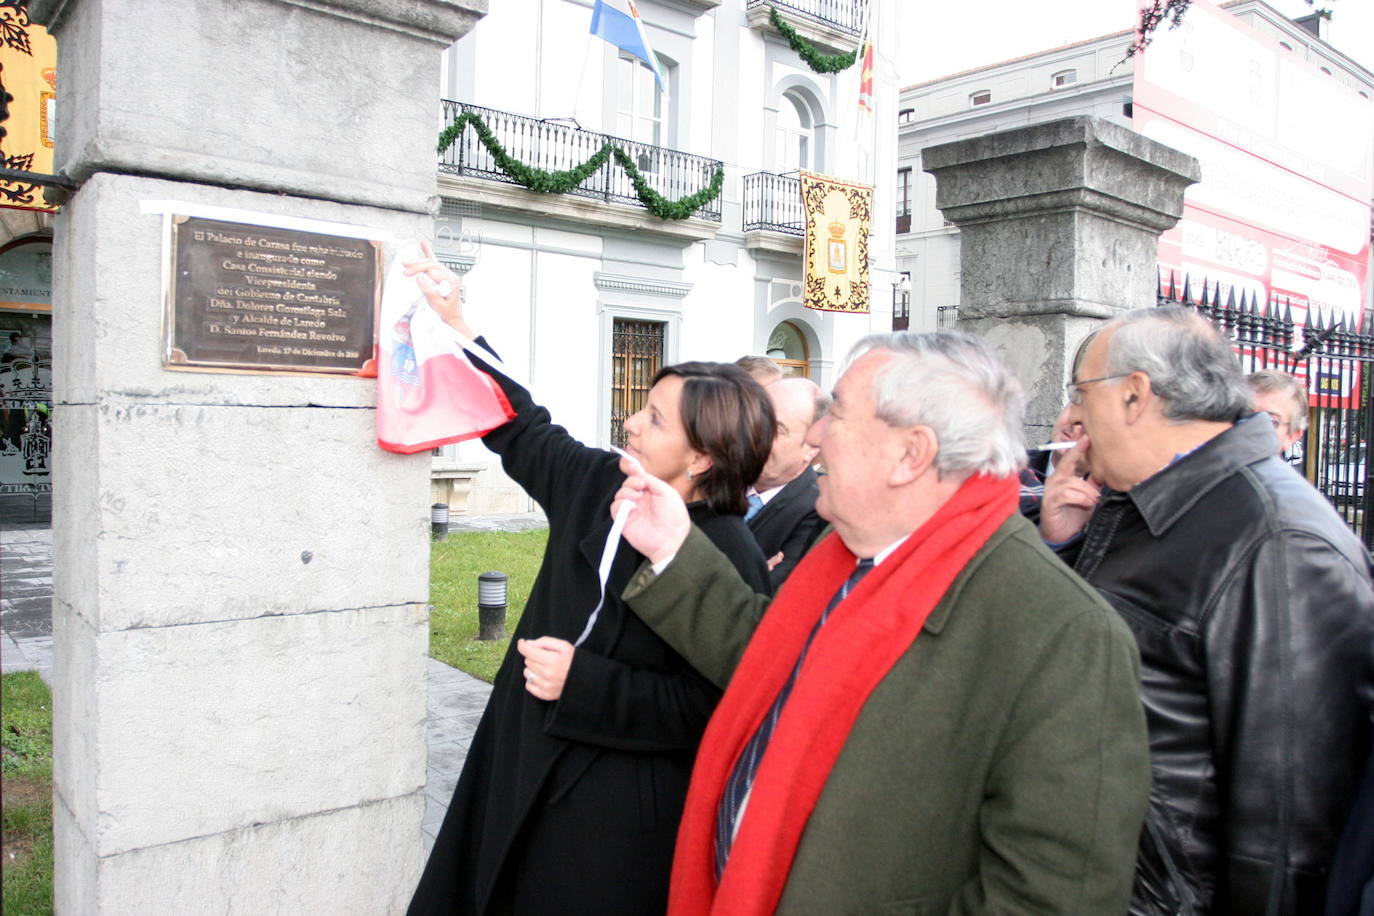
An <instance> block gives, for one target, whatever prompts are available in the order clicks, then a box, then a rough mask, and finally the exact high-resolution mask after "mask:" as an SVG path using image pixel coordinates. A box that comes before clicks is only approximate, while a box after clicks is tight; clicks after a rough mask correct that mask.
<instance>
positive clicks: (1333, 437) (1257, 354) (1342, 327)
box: [1157, 273, 1374, 548]
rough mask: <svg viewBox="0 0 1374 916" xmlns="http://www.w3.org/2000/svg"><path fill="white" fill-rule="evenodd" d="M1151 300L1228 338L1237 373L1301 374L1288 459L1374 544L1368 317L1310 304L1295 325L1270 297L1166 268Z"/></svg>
mask: <svg viewBox="0 0 1374 916" xmlns="http://www.w3.org/2000/svg"><path fill="white" fill-rule="evenodd" d="M1157 300H1158V305H1160V306H1166V305H1180V304H1183V305H1190V306H1192V307H1193V308H1194V309H1196V310H1197V311H1198V313H1199V314H1201V315H1203V316H1205V317H1206V318H1208V319H1209V320H1210V321H1211V322H1212V323H1213V324H1215V325H1216V326H1217V327H1218V328H1219V329H1220V330H1221V331H1222V332H1223V333H1224V334H1226V335H1227V336H1228V337H1229V338H1230V339H1231V342H1232V346H1233V348H1234V349H1235V351H1236V355H1237V356H1238V358H1239V359H1240V364H1241V369H1242V371H1244V372H1245V373H1247V374H1248V373H1251V372H1255V371H1257V370H1259V369H1277V370H1279V371H1280V372H1287V373H1289V374H1291V375H1296V376H1298V377H1299V378H1305V379H1306V383H1307V392H1308V423H1307V433H1306V435H1305V436H1304V437H1303V438H1302V439H1301V440H1299V442H1298V444H1297V445H1296V446H1294V448H1293V453H1292V455H1291V456H1290V458H1289V460H1290V461H1291V462H1292V464H1293V465H1294V467H1295V468H1296V469H1297V470H1298V471H1299V472H1301V473H1302V474H1303V475H1304V476H1305V477H1306V478H1307V479H1308V480H1310V481H1312V483H1313V484H1314V485H1315V486H1316V487H1317V489H1319V490H1321V491H1322V493H1324V494H1325V495H1326V498H1327V499H1328V500H1329V501H1330V502H1331V504H1332V505H1333V506H1335V507H1336V511H1337V512H1339V513H1340V514H1341V516H1342V517H1343V518H1344V519H1345V521H1346V523H1347V524H1349V525H1350V527H1351V528H1352V529H1353V530H1354V531H1355V533H1356V534H1357V535H1359V537H1360V539H1361V540H1362V541H1364V544H1365V547H1366V548H1368V547H1370V546H1372V545H1374V521H1371V520H1370V502H1371V498H1374V487H1371V486H1370V485H1369V472H1370V465H1369V462H1368V461H1367V460H1366V459H1367V455H1368V449H1369V442H1370V441H1371V439H1374V410H1371V406H1370V384H1371V382H1370V374H1371V370H1374V335H1371V333H1370V329H1371V321H1374V314H1371V313H1370V312H1368V311H1366V312H1365V313H1364V314H1363V315H1362V316H1360V317H1361V319H1362V320H1360V321H1358V322H1356V321H1354V320H1353V319H1352V318H1351V317H1349V316H1344V315H1340V314H1337V313H1335V312H1332V311H1323V310H1322V309H1319V308H1316V307H1312V308H1309V309H1308V311H1307V315H1306V317H1305V318H1303V321H1302V323H1301V324H1298V323H1297V322H1295V321H1294V320H1293V303H1292V302H1291V301H1289V300H1287V299H1280V298H1279V297H1274V296H1271V297H1270V298H1269V301H1268V302H1267V303H1266V304H1264V305H1262V306H1261V305H1260V303H1259V300H1258V297H1257V296H1256V295H1254V294H1253V293H1249V292H1240V293H1237V290H1236V289H1234V288H1233V287H1228V288H1227V289H1226V291H1225V293H1223V291H1222V285H1221V284H1220V283H1213V282H1211V281H1210V280H1207V279H1203V280H1202V281H1201V283H1197V282H1195V281H1194V280H1193V279H1192V278H1191V277H1189V276H1187V275H1184V277H1183V282H1182V285H1181V286H1180V284H1179V283H1178V278H1177V275H1176V274H1174V273H1170V274H1169V277H1168V282H1167V284H1166V283H1165V282H1164V280H1163V277H1162V276H1161V280H1160V283H1159V286H1158V291H1157Z"/></svg>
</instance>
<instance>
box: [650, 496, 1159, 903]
mask: <svg viewBox="0 0 1374 916" xmlns="http://www.w3.org/2000/svg"><path fill="white" fill-rule="evenodd" d="M625 599H626V600H627V602H628V603H629V605H630V607H631V608H632V609H633V610H634V611H635V613H637V614H638V615H639V616H640V617H641V618H642V619H643V620H644V621H645V622H646V623H648V624H649V626H650V627H651V628H653V629H654V630H655V631H656V632H657V633H658V634H659V635H660V636H662V637H663V639H664V640H665V641H667V642H668V643H669V644H670V645H672V646H673V647H674V648H675V649H677V651H678V652H680V653H681V654H682V655H683V656H684V657H685V658H687V659H688V660H689V661H690V662H692V663H693V665H695V666H696V668H697V669H698V670H699V671H701V672H702V673H703V674H705V675H706V676H707V677H708V678H710V679H711V680H712V681H714V682H715V683H717V684H719V685H720V686H722V687H724V686H727V685H728V682H729V680H730V675H731V673H732V672H733V671H734V669H735V666H736V665H737V664H738V662H739V659H740V657H741V655H742V653H743V651H744V647H745V645H746V644H747V643H748V641H749V637H750V634H751V633H752V632H753V629H754V626H755V625H756V623H757V621H758V620H759V619H760V617H761V616H762V614H763V613H764V612H765V611H766V610H767V608H768V604H769V599H767V598H765V597H764V596H762V595H756V594H754V593H753V592H752V591H751V590H750V589H749V588H748V587H747V586H745V585H744V584H743V582H742V581H741V580H740V578H739V576H738V575H737V574H736V573H735V570H734V568H733V567H731V565H730V563H729V561H728V560H726V559H725V558H724V557H723V556H722V555H721V554H720V552H719V551H717V550H716V549H715V548H714V547H713V546H712V545H711V544H710V542H709V541H707V540H706V538H705V537H704V536H703V535H702V534H701V533H700V532H698V531H696V530H695V529H693V531H692V533H691V534H690V535H689V537H688V539H687V541H686V542H685V543H684V544H683V547H682V549H681V550H680V551H679V552H678V554H677V557H676V558H675V559H674V560H673V562H672V563H671V564H670V565H669V566H668V567H667V568H666V569H665V570H664V571H663V573H662V574H661V575H658V576H655V575H654V573H653V571H652V570H651V569H650V568H649V566H648V564H647V563H646V564H644V565H643V566H642V567H641V568H640V570H639V571H638V572H637V573H636V575H635V577H634V579H633V580H631V583H630V585H629V586H628V587H627V589H626V591H625ZM1149 784H1150V770H1149V757H1148V744H1147V739H1146V733H1145V716H1144V712H1143V710H1142V707H1141V703H1140V662H1139V656H1138V655H1137V652H1136V645H1135V640H1134V639H1133V638H1132V637H1131V634H1130V632H1129V630H1127V628H1126V627H1125V625H1124V624H1123V623H1122V622H1121V620H1120V618H1119V617H1118V616H1117V614H1116V613H1114V612H1113V611H1112V610H1111V609H1110V608H1109V607H1108V606H1107V605H1106V604H1105V603H1104V602H1103V601H1102V599H1101V598H1100V597H1098V595H1097V593H1096V591H1094V590H1093V589H1092V588H1090V587H1089V586H1087V585H1086V584H1085V583H1084V582H1083V580H1082V579H1080V578H1079V577H1078V576H1077V575H1075V574H1074V573H1073V572H1072V571H1070V570H1069V569H1068V567H1066V566H1065V565H1064V564H1063V563H1061V562H1060V561H1059V560H1058V559H1056V558H1055V557H1054V555H1053V554H1051V553H1050V551H1049V550H1048V549H1046V548H1045V546H1044V545H1043V544H1042V543H1041V540H1040V537H1039V535H1038V533H1037V532H1036V531H1035V529H1034V528H1033V527H1031V526H1030V525H1029V524H1028V523H1027V522H1026V521H1025V520H1024V519H1022V518H1021V517H1020V516H1019V515H1018V516H1014V517H1012V518H1010V519H1008V520H1007V521H1006V522H1005V523H1003V524H1002V526H1001V527H1000V528H998V529H997V531H996V532H995V533H994V534H993V536H992V537H991V538H990V539H989V541H988V543H987V544H985V545H984V546H983V548H982V550H980V551H979V552H978V554H977V555H976V556H975V557H974V558H973V560H972V561H971V562H970V563H969V565H968V566H967V567H966V568H965V569H964V570H963V571H962V572H961V573H960V575H959V576H958V578H956V579H955V581H954V583H953V585H951V587H950V589H949V592H948V593H947V594H946V595H945V596H944V598H943V599H942V600H941V601H940V603H939V604H938V605H937V606H936V607H935V609H934V610H933V611H932V612H931V614H930V616H929V618H927V620H926V623H925V627H924V629H923V630H922V632H921V634H920V636H919V637H918V638H917V639H916V641H915V642H913V643H912V644H911V647H910V648H909V649H908V650H907V652H906V653H905V655H903V656H902V657H901V659H900V660H899V661H898V662H897V664H896V665H895V666H894V667H893V668H892V670H891V671H890V672H889V673H888V674H887V676H886V677H885V678H884V679H883V680H882V681H881V682H880V683H879V685H878V687H877V688H876V689H875V690H874V692H873V693H872V695H871V696H870V697H869V699H868V701H867V703H866V704H865V705H864V708H863V710H862V712H861V713H860V714H859V718H858V720H857V721H856V722H855V724H854V728H853V731H852V732H851V733H850V735H849V739H848V741H847V743H846V744H845V747H844V749H843V750H842V751H841V753H840V756H839V758H838V759H837V760H836V762H835V766H834V768H833V769H832V770H831V773H830V777H829V779H828V781H827V782H826V784H825V787H824V789H823V790H822V791H821V795H820V798H819V800H818V802H817V804H816V808H815V810H814V811H813V812H812V814H811V817H810V819H809V820H808V822H807V825H806V828H805V830H804V832H803V834H802V838H801V843H800V845H799V846H798V849H797V854H796V858H795V859H794V861H793V862H792V865H791V870H790V872H789V875H788V878H787V885H786V888H785V889H784V891H783V896H782V899H781V902H780V904H779V907H778V912H779V913H784V914H818V916H819V914H824V916H836V914H845V913H853V914H884V913H914V914H935V913H939V914H975V913H979V914H992V913H998V914H1040V913H1064V914H1070V913H1072V914H1079V916H1110V914H1120V913H1125V912H1126V908H1127V902H1128V900H1129V897H1130V889H1131V879H1132V871H1133V867H1134V863H1135V857H1136V843H1137V840H1138V837H1139V833H1140V828H1141V823H1142V820H1143V818H1144V814H1145V804H1146V798H1147V795H1148V792H1149ZM780 867H781V866H780Z"/></svg>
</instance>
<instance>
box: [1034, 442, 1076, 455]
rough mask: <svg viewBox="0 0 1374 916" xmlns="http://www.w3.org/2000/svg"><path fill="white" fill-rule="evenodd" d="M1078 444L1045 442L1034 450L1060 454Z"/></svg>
mask: <svg viewBox="0 0 1374 916" xmlns="http://www.w3.org/2000/svg"><path fill="white" fill-rule="evenodd" d="M1077 444H1078V443H1077V442H1076V441H1075V442H1046V443H1045V444H1044V445H1042V446H1040V447H1039V448H1037V449H1036V451H1038V452H1061V451H1063V450H1064V449H1066V448H1073V447H1074V446H1075V445H1077Z"/></svg>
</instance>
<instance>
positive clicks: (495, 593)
mask: <svg viewBox="0 0 1374 916" xmlns="http://www.w3.org/2000/svg"><path fill="white" fill-rule="evenodd" d="M506 586H507V580H506V574H505V573H503V572H496V571H495V570H493V571H492V572H484V573H482V574H481V575H480V576H478V577H477V624H478V633H477V638H478V639H483V640H487V641H491V640H494V639H502V638H504V637H505V635H506Z"/></svg>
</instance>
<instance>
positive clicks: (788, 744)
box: [668, 475, 1019, 916]
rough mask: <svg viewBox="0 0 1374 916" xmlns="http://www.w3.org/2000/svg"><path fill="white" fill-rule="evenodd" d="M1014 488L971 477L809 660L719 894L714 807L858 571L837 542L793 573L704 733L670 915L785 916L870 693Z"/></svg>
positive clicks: (1012, 503) (1013, 497)
mask: <svg viewBox="0 0 1374 916" xmlns="http://www.w3.org/2000/svg"><path fill="white" fill-rule="evenodd" d="M1018 493H1019V489H1018V486H1017V480H1016V478H1015V477H987V476H985V475H978V476H975V477H971V478H969V479H968V480H967V481H965V482H964V484H963V486H961V487H960V488H959V490H958V491H957V492H956V493H955V494H954V496H953V497H952V498H951V499H950V500H949V501H948V502H947V503H945V504H944V505H943V506H941V507H940V509H939V511H937V512H936V513H935V515H934V516H933V517H931V518H930V520H928V521H927V522H926V523H925V524H924V525H922V526H921V527H920V528H919V529H917V530H916V531H915V532H913V533H912V534H911V536H910V537H908V538H907V539H906V541H905V542H904V543H903V544H902V545H901V546H900V547H898V548H897V550H896V551H895V552H893V554H892V555H891V556H889V557H888V558H887V559H885V560H884V561H883V563H882V564H881V565H879V566H877V567H876V568H874V569H873V571H872V572H870V573H869V574H868V575H867V576H866V577H864V579H863V580H862V581H861V582H860V583H859V584H858V585H857V586H855V587H854V590H853V591H852V592H851V593H850V594H849V597H848V598H846V599H845V600H844V601H843V602H842V603H841V604H840V605H839V606H838V607H837V608H835V610H834V611H832V612H831V614H830V619H829V620H828V621H827V622H826V624H825V626H823V627H822V628H821V630H820V632H819V633H817V634H816V638H815V640H814V641H813V642H812V643H811V648H810V650H809V651H808V652H807V656H806V662H805V663H804V665H803V667H802V671H801V674H800V676H798V678H797V682H796V685H795V686H794V687H793V689H792V694H791V696H790V697H789V698H788V700H787V704H786V705H785V706H784V707H783V712H782V717H781V718H780V719H779V720H778V724H777V727H776V729H775V730H774V731H773V736H772V739H771V740H770V741H769V744H768V750H767V751H766V752H765V753H764V756H763V760H762V762H761V763H760V764H759V768H758V771H757V773H756V774H755V779H754V786H753V790H752V791H751V793H750V796H749V808H748V810H747V811H746V812H745V814H744V816H743V820H742V822H741V823H740V828H739V834H738V835H737V836H736V838H735V842H734V845H733V846H732V848H731V851H730V858H729V861H728V862H727V864H726V867H725V872H724V874H722V876H721V883H720V886H719V887H717V886H716V881H715V867H714V863H715V846H714V843H715V823H716V810H717V808H718V806H719V804H720V799H721V795H722V794H723V792H724V790H725V784H726V781H727V780H728V779H729V777H730V771H731V769H732V768H733V767H734V764H735V760H736V759H737V758H738V757H739V755H740V752H741V751H742V750H743V749H744V745H745V744H746V743H747V742H748V741H749V739H750V737H751V736H752V735H753V734H754V731H755V730H756V729H757V728H758V725H759V722H761V721H762V720H763V717H764V715H765V714H766V713H767V711H768V709H769V707H770V706H771V705H772V703H773V701H774V699H776V697H777V695H778V691H779V690H781V689H782V686H783V683H784V682H785V681H786V680H787V677H788V675H789V674H790V673H791V670H792V666H793V665H794V664H795V663H796V660H797V656H798V655H800V654H801V649H802V645H803V644H804V643H805V642H806V637H807V634H809V633H810V632H811V629H812V628H813V627H814V626H815V624H816V621H817V620H819V619H820V616H821V613H822V612H823V611H824V610H825V607H826V605H827V604H829V603H830V599H831V598H832V597H833V596H834V594H835V592H836V591H838V590H839V588H840V586H841V585H842V584H843V583H844V581H845V579H847V578H848V577H849V575H850V573H852V572H853V571H854V564H855V557H854V554H852V553H850V552H849V550H848V548H846V547H845V546H844V544H843V543H841V542H840V539H839V537H838V536H837V535H834V534H832V535H830V536H829V537H827V538H826V539H825V540H823V541H821V542H820V543H819V544H817V545H816V546H815V547H814V548H813V549H812V550H811V551H810V552H809V553H808V554H807V555H806V557H805V558H804V559H803V560H802V562H801V563H800V564H799V565H798V566H797V568H796V569H795V570H793V572H792V575H791V576H790V577H789V578H788V580H787V582H786V584H785V585H784V586H783V589H782V591H781V592H779V593H778V596H777V598H776V599H775V600H774V601H773V604H772V606H771V607H770V608H769V609H768V612H767V614H765V615H764V618H763V620H762V622H760V624H759V627H758V629H757V630H756V631H755V633H754V636H753V639H752V640H751V641H750V643H749V647H748V648H747V649H746V650H745V652H744V657H743V658H742V659H741V660H740V664H739V667H738V668H737V669H736V670H735V673H734V676H733V677H732V678H731V679H730V686H729V689H727V690H726V691H725V696H724V698H722V700H721V702H720V705H719V706H718V707H717V708H716V712H715V715H713V716H712V717H711V722H710V724H709V725H708V726H707V728H706V734H705V736H704V737H703V738H702V742H701V749H700V751H699V752H698V753H697V760H696V766H695V768H694V769H693V771H692V784H691V788H690V789H689V791H688V793H687V805H686V808H685V809H684V811H683V814H682V826H681V828H680V829H679V830H678V837H677V855H676V857H675V858H674V860H673V883H672V890H671V892H670V895H669V900H668V912H669V914H670V916H689V914H691V916H695V914H704V913H710V914H713V916H717V914H719V916H724V914H729V916H764V914H769V913H772V912H773V911H774V909H776V907H777V905H778V900H779V899H780V898H781V897H782V891H783V888H784V886H785V885H786V883H787V876H788V873H789V871H790V870H791V867H792V859H793V857H794V856H795V855H796V852H797V844H798V843H799V842H800V841H801V835H802V831H803V830H804V829H805V827H806V822H807V820H808V819H809V818H810V816H811V811H812V809H814V808H815V806H816V800H817V798H818V797H819V796H820V794H821V789H822V788H823V787H824V785H825V782H826V780H827V779H828V778H829V776H830V768H831V767H832V766H834V764H835V760H836V758H837V757H839V754H840V751H841V750H842V749H843V747H844V743H845V741H846V739H847V738H848V737H849V730H850V729H851V728H852V727H853V725H854V720H855V719H857V718H858V716H859V712H860V710H861V709H863V705H864V703H865V702H867V700H868V696H869V694H870V693H872V692H873V689H874V688H875V687H877V685H878V684H879V683H880V682H881V681H882V679H883V678H884V677H886V676H887V672H888V671H889V670H890V669H891V668H892V666H893V665H894V664H896V662H897V660H898V659H899V658H901V657H902V656H903V655H904V654H905V653H906V651H907V649H909V648H910V647H911V643H912V642H913V641H914V640H915V639H916V636H917V635H918V634H919V633H920V632H921V627H922V626H923V625H924V624H925V620H926V617H927V616H928V615H929V614H930V612H931V611H932V610H933V609H934V608H935V605H936V604H938V603H939V602H940V599H941V598H942V597H944V594H945V591H946V590H947V589H948V588H949V586H950V583H952V582H953V581H954V578H955V576H957V575H958V574H959V573H960V571H961V570H963V568H964V567H965V566H967V565H968V563H969V561H970V560H971V559H973V556H974V554H976V553H977V552H978V551H979V549H981V548H982V546H983V544H985V543H986V542H987V540H988V538H989V537H991V536H992V533H993V532H994V531H996V530H997V528H998V527H999V526H1000V525H1001V524H1002V523H1003V522H1004V521H1005V520H1006V519H1007V518H1008V517H1009V516H1010V515H1011V514H1012V513H1013V512H1014V511H1015V510H1016V505H1017V496H1018Z"/></svg>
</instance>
